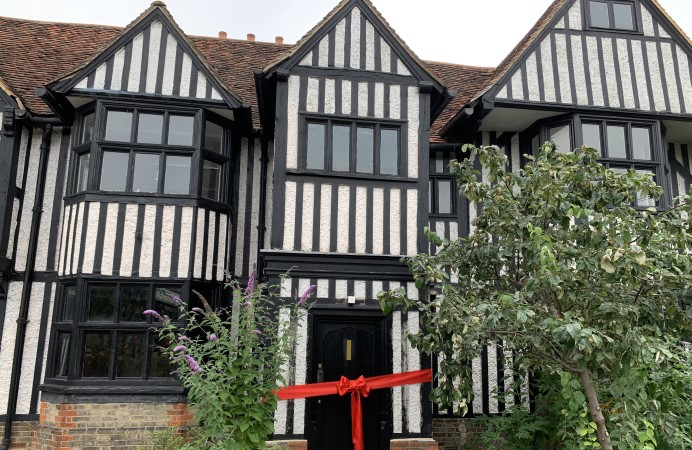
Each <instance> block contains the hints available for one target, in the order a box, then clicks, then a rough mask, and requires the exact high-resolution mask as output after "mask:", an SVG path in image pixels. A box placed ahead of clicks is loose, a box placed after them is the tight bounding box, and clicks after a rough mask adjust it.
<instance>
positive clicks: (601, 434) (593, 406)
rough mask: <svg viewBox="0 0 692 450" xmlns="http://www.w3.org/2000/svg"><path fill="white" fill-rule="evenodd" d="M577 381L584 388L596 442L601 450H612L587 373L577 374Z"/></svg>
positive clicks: (596, 397)
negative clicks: (596, 438) (596, 436)
mask: <svg viewBox="0 0 692 450" xmlns="http://www.w3.org/2000/svg"><path fill="white" fill-rule="evenodd" d="M579 380H580V381H581V385H582V386H583V387H584V395H585V396H586V399H587V400H588V401H589V412H590V413H591V420H593V421H594V423H595V424H596V433H597V434H598V442H599V443H600V444H601V450H613V446H612V445H610V434H609V433H608V430H607V429H606V423H605V419H604V418H603V413H602V412H601V406H600V405H599V404H598V396H597V395H596V390H595V389H594V388H593V384H592V383H591V376H590V375H589V372H588V371H586V370H584V371H582V372H579Z"/></svg>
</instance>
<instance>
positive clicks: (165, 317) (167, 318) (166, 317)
mask: <svg viewBox="0 0 692 450" xmlns="http://www.w3.org/2000/svg"><path fill="white" fill-rule="evenodd" d="M163 318H164V319H166V320H171V318H170V317H168V316H167V315H165V314H164V315H163Z"/></svg>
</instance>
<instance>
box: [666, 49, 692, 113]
mask: <svg viewBox="0 0 692 450" xmlns="http://www.w3.org/2000/svg"><path fill="white" fill-rule="evenodd" d="M661 56H662V59H663V76H664V77H665V78H666V84H667V85H668V99H669V101H670V110H671V111H672V112H674V113H678V114H679V113H680V112H681V110H680V97H679V92H678V84H677V81H676V78H675V59H673V47H672V45H671V44H669V43H668V42H664V43H662V44H661ZM680 77H681V78H687V79H688V80H689V78H690V77H689V72H687V75H686V74H685V73H684V72H681V73H680Z"/></svg>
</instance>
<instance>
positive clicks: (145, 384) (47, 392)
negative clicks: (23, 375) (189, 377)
mask: <svg viewBox="0 0 692 450" xmlns="http://www.w3.org/2000/svg"><path fill="white" fill-rule="evenodd" d="M123 381H124V380H123ZM123 381H121V382H120V384H118V385H113V384H112V383H113V381H109V380H93V381H90V384H87V383H85V380H79V382H68V381H64V380H47V382H46V383H44V384H42V385H40V386H39V390H40V391H41V399H42V400H45V401H51V402H59V403H76V402H98V403H137V402H155V401H161V402H180V401H185V398H186V392H187V390H186V389H185V388H184V387H183V386H181V385H180V383H179V382H178V381H176V380H173V379H158V380H156V381H152V380H139V381H135V380H127V384H123ZM77 383H79V384H77ZM163 383H165V384H163Z"/></svg>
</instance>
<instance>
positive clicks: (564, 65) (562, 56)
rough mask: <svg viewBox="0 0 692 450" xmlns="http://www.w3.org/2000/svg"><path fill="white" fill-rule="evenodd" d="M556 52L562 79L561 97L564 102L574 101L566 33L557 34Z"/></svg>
mask: <svg viewBox="0 0 692 450" xmlns="http://www.w3.org/2000/svg"><path fill="white" fill-rule="evenodd" d="M555 54H556V55H557V73H558V77H559V80H560V99H561V100H562V103H572V91H571V90H570V86H571V84H572V83H570V80H569V71H570V67H569V64H568V61H567V42H566V39H565V35H564V34H556V35H555Z"/></svg>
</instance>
